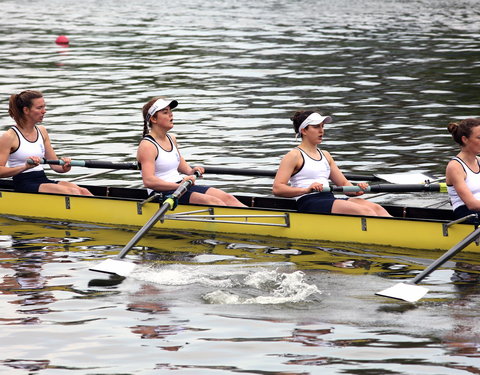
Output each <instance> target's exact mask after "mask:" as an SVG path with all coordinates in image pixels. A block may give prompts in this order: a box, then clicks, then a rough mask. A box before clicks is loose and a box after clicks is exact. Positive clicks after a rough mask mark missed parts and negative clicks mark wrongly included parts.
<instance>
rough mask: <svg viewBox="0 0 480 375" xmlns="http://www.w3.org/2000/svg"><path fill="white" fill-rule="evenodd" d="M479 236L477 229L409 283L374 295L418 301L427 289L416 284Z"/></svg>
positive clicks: (400, 284)
mask: <svg viewBox="0 0 480 375" xmlns="http://www.w3.org/2000/svg"><path fill="white" fill-rule="evenodd" d="M479 236H480V228H477V229H475V230H474V231H473V232H472V233H470V234H469V235H468V236H467V237H465V238H464V239H463V240H461V241H460V242H459V243H458V244H456V245H455V246H453V247H452V248H451V249H450V250H448V251H447V252H446V253H445V254H443V255H442V256H441V257H440V258H438V259H437V260H436V261H434V262H433V263H432V264H431V265H430V266H428V268H426V269H425V270H424V271H423V272H421V273H419V274H418V275H417V276H415V277H414V278H413V279H412V280H411V281H407V282H405V283H398V284H395V285H394V286H392V287H390V288H387V289H385V290H382V291H381V292H377V293H375V294H376V295H378V296H383V297H389V298H395V299H400V300H403V301H407V302H415V301H418V300H419V299H420V298H422V297H423V296H424V295H425V294H427V292H428V289H427V288H425V287H423V286H418V285H416V284H418V283H419V282H420V281H422V280H423V279H424V278H425V277H427V276H428V275H430V274H431V273H432V272H433V271H435V270H436V269H437V268H439V267H440V266H441V265H442V264H444V263H445V262H446V261H447V260H449V259H450V258H453V257H454V256H455V255H456V254H457V253H459V252H460V251H462V250H463V249H464V248H465V247H467V246H468V245H469V244H470V243H471V242H473V241H475V240H476V239H477V238H478V237H479Z"/></svg>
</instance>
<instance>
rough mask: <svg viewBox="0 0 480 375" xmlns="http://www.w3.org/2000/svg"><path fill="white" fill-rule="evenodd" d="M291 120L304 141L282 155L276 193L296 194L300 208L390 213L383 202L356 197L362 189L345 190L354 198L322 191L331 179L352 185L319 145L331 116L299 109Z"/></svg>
mask: <svg viewBox="0 0 480 375" xmlns="http://www.w3.org/2000/svg"><path fill="white" fill-rule="evenodd" d="M291 120H292V121H293V128H294V130H295V133H296V135H297V137H298V136H300V138H301V143H300V145H299V146H298V147H295V148H294V149H293V150H291V151H289V152H288V153H287V154H286V155H285V156H284V157H283V159H282V161H281V163H280V166H279V168H278V171H277V174H276V176H275V180H274V182H273V194H275V195H277V196H280V197H286V198H292V197H293V198H295V199H296V200H297V205H298V210H299V211H301V212H312V213H337V214H353V215H366V216H391V215H390V214H389V213H388V212H387V211H386V210H385V209H384V208H383V207H382V206H380V205H378V204H376V203H373V202H370V201H367V200H365V199H362V198H357V196H359V195H362V194H363V193H364V192H363V191H358V192H353V193H346V195H349V196H352V198H336V197H335V196H334V195H333V193H332V192H323V191H322V190H323V189H324V186H325V187H328V186H329V185H328V184H329V180H331V181H333V183H334V184H335V185H337V186H352V183H351V182H350V181H348V180H347V178H346V177H345V176H344V174H343V173H342V172H341V171H340V169H339V168H338V167H337V165H336V163H335V161H334V160H333V157H332V156H331V155H330V153H329V152H327V151H325V150H320V149H319V148H318V145H319V144H320V143H322V140H323V136H324V134H325V130H324V126H325V124H328V123H331V122H332V117H331V116H324V115H321V114H320V113H318V112H314V111H297V112H295V113H294V115H293V117H292V118H291ZM358 186H359V187H360V188H361V189H367V187H368V184H367V183H366V182H362V183H359V184H358Z"/></svg>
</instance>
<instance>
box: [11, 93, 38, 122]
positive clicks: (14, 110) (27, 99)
mask: <svg viewBox="0 0 480 375" xmlns="http://www.w3.org/2000/svg"><path fill="white" fill-rule="evenodd" d="M38 98H43V94H42V93H41V92H40V91H35V90H25V91H22V92H21V93H19V94H12V95H10V100H9V103H8V114H9V115H10V117H11V118H13V119H14V120H15V122H16V123H17V124H20V125H21V124H22V123H23V121H24V120H25V114H24V113H23V108H25V107H27V108H31V107H32V105H33V100H34V99H38Z"/></svg>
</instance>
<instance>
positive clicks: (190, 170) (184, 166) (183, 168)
mask: <svg viewBox="0 0 480 375" xmlns="http://www.w3.org/2000/svg"><path fill="white" fill-rule="evenodd" d="M170 137H171V138H172V140H173V142H174V143H175V147H176V148H177V151H178V154H179V155H180V164H179V165H178V171H179V172H180V173H183V174H186V175H193V174H195V172H196V171H198V172H200V174H204V173H205V168H203V167H199V166H198V167H191V166H190V165H189V164H188V163H187V161H186V160H185V159H184V158H183V156H182V154H181V153H180V148H179V147H178V144H177V139H176V138H175V136H173V135H170Z"/></svg>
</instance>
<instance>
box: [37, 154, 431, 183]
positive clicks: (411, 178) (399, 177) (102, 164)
mask: <svg viewBox="0 0 480 375" xmlns="http://www.w3.org/2000/svg"><path fill="white" fill-rule="evenodd" d="M28 162H29V163H32V164H33V161H32V160H29V161H28ZM41 164H56V165H63V164H64V162H63V161H62V160H46V159H43V160H42V162H41ZM71 164H72V166H76V167H86V168H104V169H130V170H139V169H141V166H140V165H139V164H137V163H127V162H125V163H115V162H110V161H101V160H72V163H71ZM204 168H205V173H211V174H231V175H238V176H252V177H255V176H262V177H275V174H276V173H277V171H276V170H268V169H244V168H228V167H213V166H208V167H207V166H206V167H204ZM344 175H345V177H346V178H347V179H349V180H353V181H387V182H390V183H414V184H421V183H425V182H427V181H431V180H432V179H434V177H432V176H428V175H426V174H423V173H393V174H373V175H363V174H354V173H344Z"/></svg>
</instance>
